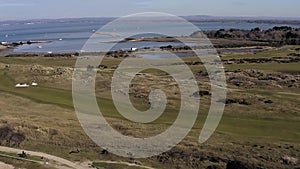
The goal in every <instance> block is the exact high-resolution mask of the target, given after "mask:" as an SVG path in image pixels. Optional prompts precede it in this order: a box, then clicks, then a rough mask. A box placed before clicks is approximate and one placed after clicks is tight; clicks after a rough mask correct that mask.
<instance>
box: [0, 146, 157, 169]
mask: <svg viewBox="0 0 300 169" xmlns="http://www.w3.org/2000/svg"><path fill="white" fill-rule="evenodd" d="M22 151H24V152H25V153H26V154H29V155H31V156H37V157H43V158H45V159H48V160H49V162H48V163H47V164H46V163H44V164H45V165H49V166H52V167H55V168H59V169H90V168H91V167H90V165H89V164H91V163H92V162H84V163H81V164H77V163H74V162H72V161H69V160H66V159H63V158H60V157H57V156H53V155H50V154H46V153H42V152H36V151H27V150H22V149H16V148H10V147H3V146H0V152H7V153H15V154H18V153H21V152H22ZM97 162H99V163H107V164H123V165H127V166H133V167H140V168H144V169H155V168H153V167H148V166H143V165H139V164H135V163H129V162H123V161H97ZM0 168H1V165H0Z"/></svg>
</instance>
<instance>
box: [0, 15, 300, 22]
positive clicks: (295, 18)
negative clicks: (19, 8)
mask: <svg viewBox="0 0 300 169" xmlns="http://www.w3.org/2000/svg"><path fill="white" fill-rule="evenodd" d="M124 16H126V15H124ZM120 17H123V16H87V17H65V18H64V17H57V18H55V17H53V18H50V17H49V18H28V19H25V18H20V19H17V18H16V19H4V18H0V22H9V21H38V20H64V19H101V18H107V19H109V18H110V19H114V18H120ZM179 17H183V18H187V17H207V18H206V19H207V20H208V19H209V18H211V19H219V20H221V19H245V20H246V19H248V20H250V19H251V20H255V19H257V20H276V19H281V20H283V21H284V20H287V21H293V20H294V21H295V20H299V21H300V17H291V16H229V15H228V16H218V15H201V14H199V15H181V16H179ZM198 19H200V18H198ZM202 19H205V18H202Z"/></svg>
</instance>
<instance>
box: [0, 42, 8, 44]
mask: <svg viewBox="0 0 300 169" xmlns="http://www.w3.org/2000/svg"><path fill="white" fill-rule="evenodd" d="M0 44H1V45H8V42H1V43H0Z"/></svg>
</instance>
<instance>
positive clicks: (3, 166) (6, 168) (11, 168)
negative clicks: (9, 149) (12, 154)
mask: <svg viewBox="0 0 300 169" xmlns="http://www.w3.org/2000/svg"><path fill="white" fill-rule="evenodd" d="M0 168H1V169H14V168H15V167H14V166H12V165H9V164H5V163H3V162H1V161H0Z"/></svg>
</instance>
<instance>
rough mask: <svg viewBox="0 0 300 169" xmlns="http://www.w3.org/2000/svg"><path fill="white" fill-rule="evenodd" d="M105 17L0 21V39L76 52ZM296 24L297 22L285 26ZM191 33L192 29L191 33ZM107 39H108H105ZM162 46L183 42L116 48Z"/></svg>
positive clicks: (220, 25) (211, 26) (210, 25)
mask: <svg viewBox="0 0 300 169" xmlns="http://www.w3.org/2000/svg"><path fill="white" fill-rule="evenodd" d="M106 23H108V21H107V20H103V21H101V20H100V21H99V20H96V21H95V20H90V21H89V20H84V21H83V20H78V21H76V20H75V21H74V20H72V21H59V20H58V21H53V20H51V21H31V22H24V21H22V22H20V21H19V22H17V21H16V22H0V41H7V42H18V41H30V40H31V41H51V42H50V43H45V44H32V45H23V46H20V47H18V48H15V49H13V50H11V52H17V53H26V52H30V53H31V52H34V53H39V52H50V51H51V52H54V53H55V52H56V53H63V52H78V51H80V50H81V49H82V47H83V45H84V44H85V42H86V41H87V39H88V38H89V37H90V36H91V35H92V34H93V33H94V32H95V31H97V30H99V29H100V28H101V27H102V26H103V25H105V24H106ZM193 24H194V25H196V26H197V27H198V28H199V29H201V30H218V29H230V28H237V29H252V28H255V27H260V28H262V29H268V28H272V27H274V26H283V25H278V24H269V23H248V22H195V23H193ZM284 26H292V27H299V25H284ZM191 33H192V32H191ZM108 42H109V40H108ZM164 45H175V46H176V45H182V44H181V43H175V42H174V43H165V42H128V43H123V44H121V45H118V47H117V49H118V48H119V49H130V48H131V47H133V46H134V47H138V48H143V47H159V46H164Z"/></svg>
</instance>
